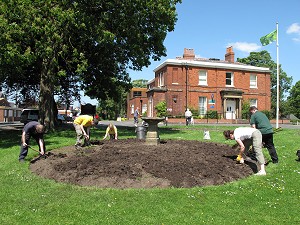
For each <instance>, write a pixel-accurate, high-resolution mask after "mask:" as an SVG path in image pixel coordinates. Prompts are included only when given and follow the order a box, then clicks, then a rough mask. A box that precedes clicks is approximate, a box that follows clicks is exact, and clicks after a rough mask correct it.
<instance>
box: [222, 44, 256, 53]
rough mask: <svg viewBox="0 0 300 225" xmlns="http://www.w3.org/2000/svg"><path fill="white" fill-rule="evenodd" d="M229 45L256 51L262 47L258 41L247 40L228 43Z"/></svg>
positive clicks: (244, 50)
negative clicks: (249, 41)
mask: <svg viewBox="0 0 300 225" xmlns="http://www.w3.org/2000/svg"><path fill="white" fill-rule="evenodd" d="M228 46H232V47H233V49H237V50H239V51H242V52H247V53H250V52H255V51H257V50H259V49H261V46H260V45H257V44H256V43H247V42H235V43H228V45H227V47H228Z"/></svg>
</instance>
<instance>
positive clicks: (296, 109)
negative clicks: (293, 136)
mask: <svg viewBox="0 0 300 225" xmlns="http://www.w3.org/2000/svg"><path fill="white" fill-rule="evenodd" d="M287 108H288V109H287V111H288V113H292V114H294V115H295V116H296V117H298V118H300V81H298V82H297V83H296V84H295V85H294V86H293V87H292V89H291V90H290V95H289V97H288V98H287Z"/></svg>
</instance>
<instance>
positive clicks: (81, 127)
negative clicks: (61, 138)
mask: <svg viewBox="0 0 300 225" xmlns="http://www.w3.org/2000/svg"><path fill="white" fill-rule="evenodd" d="M97 124H98V120H97V119H94V118H93V117H92V116H89V115H80V116H78V117H77V118H76V119H75V120H74V122H73V125H74V128H75V131H76V136H77V139H76V144H75V147H76V148H77V147H84V146H86V145H87V144H88V142H89V140H90V129H91V127H92V126H96V125H97Z"/></svg>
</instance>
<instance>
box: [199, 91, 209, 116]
mask: <svg viewBox="0 0 300 225" xmlns="http://www.w3.org/2000/svg"><path fill="white" fill-rule="evenodd" d="M206 113H207V97H203V96H200V97H199V115H201V116H202V115H206Z"/></svg>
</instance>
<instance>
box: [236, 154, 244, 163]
mask: <svg viewBox="0 0 300 225" xmlns="http://www.w3.org/2000/svg"><path fill="white" fill-rule="evenodd" d="M242 158H243V157H242V156H241V155H238V156H237V157H236V159H235V160H236V161H238V162H239V161H240V160H241V159H242Z"/></svg>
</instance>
